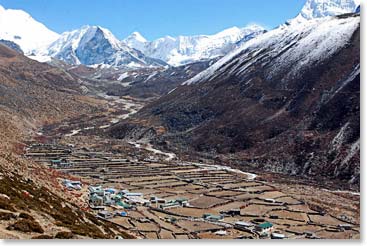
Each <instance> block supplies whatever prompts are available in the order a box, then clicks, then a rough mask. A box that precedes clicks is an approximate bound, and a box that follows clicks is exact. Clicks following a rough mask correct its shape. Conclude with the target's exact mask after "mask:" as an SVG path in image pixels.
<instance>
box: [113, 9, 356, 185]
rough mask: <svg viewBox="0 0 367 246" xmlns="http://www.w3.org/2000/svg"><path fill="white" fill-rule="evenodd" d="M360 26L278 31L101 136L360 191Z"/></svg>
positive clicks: (312, 24)
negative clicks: (341, 183)
mask: <svg viewBox="0 0 367 246" xmlns="http://www.w3.org/2000/svg"><path fill="white" fill-rule="evenodd" d="M359 23H360V17H359V15H354V14H346V15H341V16H337V17H327V18H322V19H315V20H310V21H307V22H303V23H296V24H292V25H283V26H280V27H279V28H277V29H274V30H272V31H269V32H268V33H266V34H263V35H261V36H258V37H256V38H254V39H252V40H250V41H249V42H247V43H245V44H244V45H243V46H242V47H241V48H240V49H238V50H236V51H235V52H232V53H231V54H229V55H228V56H226V57H224V58H223V59H221V60H219V61H218V62H217V63H216V64H214V65H213V66H211V67H210V68H208V69H207V70H205V71H204V72H202V73H200V74H198V75H197V76H196V77H194V78H193V79H191V80H189V81H187V82H186V83H185V85H183V86H180V87H178V88H177V89H176V90H174V91H173V92H171V93H170V94H169V95H167V96H165V97H162V98H160V100H158V101H156V102H155V103H153V104H151V105H149V106H147V107H145V108H144V109H143V110H142V111H141V112H140V113H138V114H137V115H136V116H135V119H134V120H130V121H129V122H125V123H122V124H120V125H116V126H114V127H113V128H112V129H110V131H109V134H110V135H111V136H114V137H118V138H135V139H136V138H150V139H152V140H153V141H156V143H158V144H159V143H160V144H162V147H164V146H165V147H167V148H170V149H173V150H174V149H175V148H176V147H178V146H179V147H178V148H180V149H184V150H185V151H184V152H186V154H187V153H189V154H190V155H192V153H197V152H199V153H201V154H202V155H205V156H210V157H212V158H220V159H222V160H228V161H231V162H236V163H237V164H240V165H242V167H245V168H248V169H253V170H258V171H259V170H269V171H274V172H282V173H287V174H292V175H301V176H311V177H321V178H322V177H327V178H337V179H340V180H343V181H345V183H347V182H349V183H350V184H359V137H360V133H359V127H360V125H359V113H360V107H359V99H360V94H359V93H360V84H359V82H360V75H359V74H360V72H359V69H360V68H359V66H360V65H359V64H360V59H359V52H360V35H359ZM162 126H163V127H164V129H165V130H164V131H163V130H162V128H161V127H162ZM156 129H160V130H159V131H158V130H156ZM183 146H185V148H183Z"/></svg>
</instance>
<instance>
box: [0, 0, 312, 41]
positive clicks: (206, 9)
mask: <svg viewBox="0 0 367 246" xmlns="http://www.w3.org/2000/svg"><path fill="white" fill-rule="evenodd" d="M304 3H305V0H0V5H2V6H3V7H5V8H12V9H23V10H25V11H26V12H28V13H30V14H31V15H32V16H33V17H34V18H35V19H36V20H38V21H40V22H42V23H44V24H45V25H46V26H47V27H48V28H50V29H51V30H53V31H56V32H58V33H62V32H64V31H69V30H73V29H77V28H79V27H81V26H83V25H86V24H88V25H100V26H102V27H106V28H108V29H110V30H111V31H112V32H113V33H114V34H115V35H116V36H117V37H118V38H120V39H122V38H124V37H126V36H128V35H129V34H130V33H132V32H133V31H139V32H140V33H141V34H142V35H143V36H145V37H146V38H147V39H149V40H152V39H156V38H159V37H162V36H165V35H171V36H178V35H194V34H214V33H216V32H219V31H222V30H223V29H225V28H229V27H232V26H238V27H243V26H246V24H248V23H258V24H261V25H263V26H265V27H267V28H272V27H275V26H277V25H279V24H281V23H283V22H284V21H285V20H287V19H289V18H292V17H294V16H296V15H297V14H298V12H299V11H300V10H301V8H302V6H303V5H304Z"/></svg>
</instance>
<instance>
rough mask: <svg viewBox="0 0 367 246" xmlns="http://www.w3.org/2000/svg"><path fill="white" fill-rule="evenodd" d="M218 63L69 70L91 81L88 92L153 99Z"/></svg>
mask: <svg viewBox="0 0 367 246" xmlns="http://www.w3.org/2000/svg"><path fill="white" fill-rule="evenodd" d="M216 60H218V59H212V60H208V61H202V62H195V63H190V64H187V65H182V66H178V67H172V66H169V67H146V68H138V69H128V70H126V69H125V68H116V67H104V66H98V67H94V68H92V67H86V66H83V65H79V66H68V65H66V66H65V67H66V69H67V70H68V71H69V72H70V73H72V74H75V75H77V76H81V77H83V78H84V79H85V80H87V81H89V86H88V88H89V89H92V88H95V91H98V92H100V93H105V94H107V95H110V96H132V97H137V98H153V97H159V96H162V95H165V94H167V93H168V92H170V91H171V90H173V89H174V88H176V87H177V86H179V85H180V84H182V83H183V82H184V81H186V80H188V79H190V78H192V77H194V76H195V75H197V74H198V73H200V72H201V71H203V70H205V69H206V68H208V67H209V66H210V65H212V64H213V63H215V61H216Z"/></svg>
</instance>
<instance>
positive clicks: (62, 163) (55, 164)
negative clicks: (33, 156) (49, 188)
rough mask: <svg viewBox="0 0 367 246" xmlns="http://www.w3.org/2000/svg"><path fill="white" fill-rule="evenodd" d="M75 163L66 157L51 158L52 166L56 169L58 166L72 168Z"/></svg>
mask: <svg viewBox="0 0 367 246" xmlns="http://www.w3.org/2000/svg"><path fill="white" fill-rule="evenodd" d="M72 166H73V164H72V163H71V162H69V161H68V160H66V159H53V160H51V167H52V168H54V169H58V168H70V167H72Z"/></svg>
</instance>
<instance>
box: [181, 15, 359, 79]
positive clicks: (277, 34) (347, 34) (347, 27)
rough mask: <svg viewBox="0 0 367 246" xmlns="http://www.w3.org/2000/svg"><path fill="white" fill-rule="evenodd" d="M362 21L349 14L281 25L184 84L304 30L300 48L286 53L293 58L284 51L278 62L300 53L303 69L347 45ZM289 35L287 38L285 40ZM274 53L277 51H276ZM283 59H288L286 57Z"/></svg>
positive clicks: (290, 63)
mask: <svg viewBox="0 0 367 246" xmlns="http://www.w3.org/2000/svg"><path fill="white" fill-rule="evenodd" d="M359 23H360V18H359V17H350V18H345V19H339V18H337V17H325V18H318V19H313V20H310V21H307V22H303V23H294V24H291V25H282V26H280V27H278V28H276V29H273V30H271V31H269V32H267V33H264V34H262V35H259V36H257V37H255V38H253V39H251V40H249V41H248V42H246V43H244V44H242V46H241V47H240V48H238V49H236V50H234V51H232V52H231V53H229V54H228V55H226V56H224V57H223V58H222V59H220V60H219V61H217V62H216V63H215V64H213V65H212V66H211V67H209V68H207V69H206V70H204V71H202V72H201V73H199V74H197V75H196V76H195V77H193V78H191V79H189V80H187V81H185V82H184V83H182V85H192V84H196V83H200V82H203V81H210V80H211V79H212V78H213V76H215V75H216V72H219V71H221V70H223V69H225V67H226V64H229V63H231V61H233V59H234V58H235V57H236V56H238V55H240V54H241V53H242V52H245V51H246V50H247V49H248V50H255V49H258V50H261V49H263V48H264V47H272V49H273V50H274V47H275V48H276V47H277V45H279V46H278V47H281V45H282V44H283V45H285V43H287V41H291V40H292V39H294V38H295V37H296V36H297V35H300V34H302V33H303V34H302V35H303V36H302V38H301V40H300V41H299V42H298V44H297V45H296V47H297V49H290V50H291V51H293V52H296V53H292V52H290V51H288V52H286V53H285V54H287V55H289V56H290V58H288V57H287V56H286V55H285V54H284V55H283V56H282V59H283V61H282V59H280V58H278V60H276V61H277V62H278V65H282V64H280V63H283V64H285V63H287V60H288V63H289V65H292V63H294V62H297V57H296V56H297V55H298V56H299V57H300V55H304V56H305V57H306V58H307V59H306V60H305V61H301V62H300V64H301V65H300V67H299V69H302V68H304V67H305V66H307V65H308V64H310V63H311V62H312V61H315V59H317V58H319V57H321V56H322V55H325V56H330V55H332V54H333V53H335V52H336V51H337V50H338V49H340V48H341V47H342V46H344V45H345V44H346V43H347V42H348V41H349V39H350V38H351V36H352V35H353V33H354V31H355V30H356V29H357V28H358V26H359ZM287 37H288V39H286V38H287ZM315 42H320V43H321V45H316V43H315ZM315 47H316V48H317V49H315V50H313V49H312V48H315ZM274 52H276V50H275V51H274ZM284 58H287V59H286V60H284ZM233 70H234V69H232V71H233Z"/></svg>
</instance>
